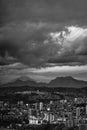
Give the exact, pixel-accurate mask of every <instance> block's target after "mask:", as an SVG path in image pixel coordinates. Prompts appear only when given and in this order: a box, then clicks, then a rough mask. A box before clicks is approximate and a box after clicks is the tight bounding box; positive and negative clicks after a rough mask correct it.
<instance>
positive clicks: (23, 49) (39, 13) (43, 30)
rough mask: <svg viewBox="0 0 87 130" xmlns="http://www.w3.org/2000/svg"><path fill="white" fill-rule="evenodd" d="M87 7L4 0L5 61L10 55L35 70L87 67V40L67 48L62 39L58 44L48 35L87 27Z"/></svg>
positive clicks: (81, 1) (82, 2)
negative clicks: (67, 27) (68, 27)
mask: <svg viewBox="0 0 87 130" xmlns="http://www.w3.org/2000/svg"><path fill="white" fill-rule="evenodd" d="M86 5H87V0H1V1H0V6H1V8H0V25H1V28H0V55H1V57H2V58H1V61H2V59H3V58H4V57H5V55H6V52H8V53H9V55H10V56H12V57H14V58H16V59H18V60H19V61H20V62H23V63H26V64H28V65H29V66H31V67H32V66H33V67H41V66H46V65H47V64H49V63H55V64H59V63H62V64H65V63H67V64H73V63H78V64H82V63H83V64H86V63H87V60H86V59H87V58H86V50H87V49H86V46H87V45H86V40H85V38H84V40H83V38H82V39H80V40H79V41H74V42H73V43H70V45H67V46H66V43H64V45H60V43H59V42H60V41H59V40H60V39H59V40H57V43H55V41H53V39H50V38H49V36H48V35H49V34H50V33H51V32H53V33H54V32H60V31H62V30H63V29H64V26H65V25H68V24H69V25H71V24H78V25H82V26H84V25H85V26H86V22H87V8H86ZM60 37H61V36H60ZM78 39H79V38H78ZM66 42H67V41H66ZM81 43H82V44H81ZM84 55H85V56H84Z"/></svg>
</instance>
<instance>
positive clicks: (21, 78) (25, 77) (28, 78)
mask: <svg viewBox="0 0 87 130" xmlns="http://www.w3.org/2000/svg"><path fill="white" fill-rule="evenodd" d="M16 80H20V81H28V80H30V81H34V80H33V79H31V78H30V77H28V76H21V77H19V78H18V79H16Z"/></svg>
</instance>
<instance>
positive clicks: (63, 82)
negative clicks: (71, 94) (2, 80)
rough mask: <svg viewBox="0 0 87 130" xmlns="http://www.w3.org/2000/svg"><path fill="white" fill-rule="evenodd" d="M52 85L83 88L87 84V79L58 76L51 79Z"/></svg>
mask: <svg viewBox="0 0 87 130" xmlns="http://www.w3.org/2000/svg"><path fill="white" fill-rule="evenodd" d="M49 86H50V87H66V88H82V87H85V86H87V81H82V80H77V79H74V78H73V77H70V76H68V77H57V78H56V79H54V80H51V82H50V83H49Z"/></svg>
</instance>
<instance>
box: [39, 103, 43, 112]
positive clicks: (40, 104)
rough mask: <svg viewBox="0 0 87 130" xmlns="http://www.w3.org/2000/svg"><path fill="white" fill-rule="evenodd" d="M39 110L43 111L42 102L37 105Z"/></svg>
mask: <svg viewBox="0 0 87 130" xmlns="http://www.w3.org/2000/svg"><path fill="white" fill-rule="evenodd" d="M39 110H43V102H40V103H39Z"/></svg>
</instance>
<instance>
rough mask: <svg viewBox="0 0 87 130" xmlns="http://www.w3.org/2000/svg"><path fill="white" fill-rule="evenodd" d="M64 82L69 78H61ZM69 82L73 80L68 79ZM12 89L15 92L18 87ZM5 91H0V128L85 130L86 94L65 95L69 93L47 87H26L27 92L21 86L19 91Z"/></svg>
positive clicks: (86, 122) (71, 93)
mask: <svg viewBox="0 0 87 130" xmlns="http://www.w3.org/2000/svg"><path fill="white" fill-rule="evenodd" d="M25 78H26V77H25ZM67 78H68V79H69V80H70V78H72V77H65V79H67ZM22 79H23V78H21V79H18V80H17V81H15V83H16V85H18V81H19V82H20V85H21V83H22ZM58 79H61V78H57V80H58ZM62 79H63V80H64V78H62ZM55 80H56V79H55ZM72 80H75V79H73V78H72ZM23 82H24V81H23ZM25 82H27V81H25ZM28 82H29V81H28ZM32 82H33V81H32ZM13 84H14V82H13ZM80 84H81V82H80ZM9 85H10V84H9ZM11 85H12V83H11ZM2 88H3V87H2ZM15 88H17V89H18V87H15ZM19 88H20V87H19ZM22 88H24V90H22ZM5 89H7V87H6V88H5V87H4V91H3V90H2V89H1V90H0V91H1V96H0V99H1V100H0V127H1V128H7V129H18V130H19V129H23V130H24V129H32V130H33V129H35V130H39V129H43V130H45V129H47V130H81V129H84V130H85V129H86V128H87V94H86V93H82V90H81V92H80V91H79V89H78V90H77V92H76V90H75V91H74V90H71V92H69V90H64V91H63V89H64V88H63V89H62V90H61V89H60V88H58V89H57V88H49V87H45V89H43V87H42V86H41V87H35V86H31V88H30V86H28V90H27V88H26V87H25V86H21V88H20V91H19V90H16V89H15V90H14V92H12V91H11V90H10V91H9V90H8V91H7V90H6V92H7V93H6V92H5ZM8 89H10V87H9V88H8ZM13 89H14V87H12V90H13ZM65 89H66V88H65ZM68 89H69V88H68ZM74 89H76V88H74ZM82 89H83V88H82ZM78 91H79V92H78Z"/></svg>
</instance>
